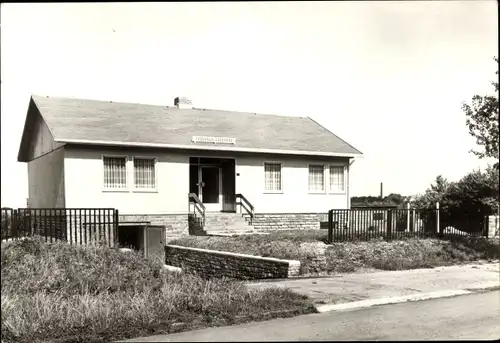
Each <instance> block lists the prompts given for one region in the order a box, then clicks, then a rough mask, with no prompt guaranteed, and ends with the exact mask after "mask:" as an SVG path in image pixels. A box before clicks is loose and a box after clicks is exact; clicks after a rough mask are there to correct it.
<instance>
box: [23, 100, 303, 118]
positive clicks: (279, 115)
mask: <svg viewBox="0 0 500 343" xmlns="http://www.w3.org/2000/svg"><path fill="white" fill-rule="evenodd" d="M31 97H32V98H33V97H41V98H48V99H66V100H80V101H97V102H105V103H115V104H129V105H141V106H155V107H163V108H165V107H168V108H173V109H174V108H177V107H176V106H170V105H156V104H145V103H140V102H124V101H113V100H100V99H89V98H76V97H68V96H49V95H39V94H32V95H31ZM192 109H193V110H199V111H218V112H232V113H240V114H252V115H262V116H276V117H286V118H302V119H305V118H306V117H302V116H290V115H285V114H276V113H259V112H247V111H236V110H223V109H215V108H202V107H193V108H192ZM179 110H181V111H182V110H189V109H179Z"/></svg>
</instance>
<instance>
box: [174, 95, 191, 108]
mask: <svg viewBox="0 0 500 343" xmlns="http://www.w3.org/2000/svg"><path fill="white" fill-rule="evenodd" d="M174 106H176V107H177V108H180V109H192V108H193V104H192V102H191V100H189V99H188V98H185V97H183V96H181V97H177V98H175V99H174Z"/></svg>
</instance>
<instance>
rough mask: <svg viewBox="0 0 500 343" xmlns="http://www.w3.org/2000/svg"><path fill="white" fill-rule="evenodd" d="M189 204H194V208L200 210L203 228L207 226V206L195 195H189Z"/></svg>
mask: <svg viewBox="0 0 500 343" xmlns="http://www.w3.org/2000/svg"><path fill="white" fill-rule="evenodd" d="M188 197H189V202H190V203H191V202H192V203H194V208H195V209H196V210H198V212H200V214H201V218H202V226H205V205H203V203H202V202H201V200H200V198H198V196H197V195H196V194H195V193H189V195H188Z"/></svg>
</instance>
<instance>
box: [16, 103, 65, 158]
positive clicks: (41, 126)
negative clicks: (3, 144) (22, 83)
mask: <svg viewBox="0 0 500 343" xmlns="http://www.w3.org/2000/svg"><path fill="white" fill-rule="evenodd" d="M63 145H64V144H63V143H58V142H56V141H55V140H54V136H53V135H52V133H51V131H50V129H49V127H48V125H47V123H46V122H45V120H44V118H43V116H42V114H41V113H40V111H39V109H38V107H37V105H36V103H35V102H34V100H33V98H31V99H30V103H29V106H28V112H27V114H26V121H25V123H24V129H23V134H22V138H21V144H20V147H19V153H18V156H17V160H18V162H29V161H32V160H34V159H36V158H38V157H40V156H43V155H45V154H48V153H49V152H51V151H54V150H56V149H58V148H60V147H61V146H63Z"/></svg>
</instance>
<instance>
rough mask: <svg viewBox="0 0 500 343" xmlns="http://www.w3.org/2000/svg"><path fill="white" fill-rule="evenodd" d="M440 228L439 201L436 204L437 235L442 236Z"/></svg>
mask: <svg viewBox="0 0 500 343" xmlns="http://www.w3.org/2000/svg"><path fill="white" fill-rule="evenodd" d="M439 229H440V227H439V201H437V202H436V233H437V235H438V236H439V235H440V233H441V232H440V230H439Z"/></svg>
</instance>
